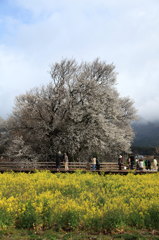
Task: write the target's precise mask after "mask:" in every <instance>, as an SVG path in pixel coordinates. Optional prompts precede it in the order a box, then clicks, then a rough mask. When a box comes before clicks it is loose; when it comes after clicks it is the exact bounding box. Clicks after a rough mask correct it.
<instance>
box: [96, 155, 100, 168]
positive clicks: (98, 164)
mask: <svg viewBox="0 0 159 240" xmlns="http://www.w3.org/2000/svg"><path fill="white" fill-rule="evenodd" d="M96 170H100V162H99V160H98V158H97V159H96Z"/></svg>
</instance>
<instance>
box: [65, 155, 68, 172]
mask: <svg viewBox="0 0 159 240" xmlns="http://www.w3.org/2000/svg"><path fill="white" fill-rule="evenodd" d="M64 166H65V171H68V170H69V168H68V155H67V153H64Z"/></svg>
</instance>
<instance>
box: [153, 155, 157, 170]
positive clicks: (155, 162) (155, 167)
mask: <svg viewBox="0 0 159 240" xmlns="http://www.w3.org/2000/svg"><path fill="white" fill-rule="evenodd" d="M157 165H158V164H157V160H156V158H155V157H154V159H153V162H152V168H153V170H155V171H157V170H158V166H157Z"/></svg>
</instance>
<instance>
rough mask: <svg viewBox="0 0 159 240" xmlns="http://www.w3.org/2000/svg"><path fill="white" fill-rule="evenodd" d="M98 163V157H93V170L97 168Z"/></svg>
mask: <svg viewBox="0 0 159 240" xmlns="http://www.w3.org/2000/svg"><path fill="white" fill-rule="evenodd" d="M96 163H97V159H96V157H93V158H92V169H93V171H95V170H96Z"/></svg>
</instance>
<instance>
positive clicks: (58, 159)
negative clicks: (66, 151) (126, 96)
mask: <svg viewBox="0 0 159 240" xmlns="http://www.w3.org/2000/svg"><path fill="white" fill-rule="evenodd" d="M62 161H63V155H62V153H61V151H58V153H57V156H56V169H57V171H59V170H60V166H61V162H62Z"/></svg>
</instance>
